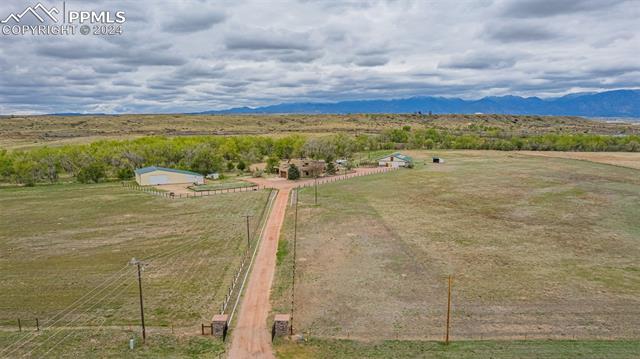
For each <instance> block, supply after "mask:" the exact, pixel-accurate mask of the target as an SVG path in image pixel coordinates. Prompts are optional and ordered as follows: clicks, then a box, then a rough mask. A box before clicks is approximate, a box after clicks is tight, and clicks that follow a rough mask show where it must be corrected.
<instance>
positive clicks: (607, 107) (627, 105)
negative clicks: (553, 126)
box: [198, 90, 640, 117]
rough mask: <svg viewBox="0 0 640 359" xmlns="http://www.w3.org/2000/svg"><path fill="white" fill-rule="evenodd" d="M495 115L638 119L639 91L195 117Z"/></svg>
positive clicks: (293, 106) (316, 106)
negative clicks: (350, 114)
mask: <svg viewBox="0 0 640 359" xmlns="http://www.w3.org/2000/svg"><path fill="white" fill-rule="evenodd" d="M416 112H421V113H423V114H427V113H429V112H432V113H434V114H445V113H463V114H473V113H495V114H512V115H556V116H586V117H640V90H614V91H605V92H598V93H592V92H589V93H573V94H569V95H566V96H562V97H554V98H546V99H541V98H539V97H520V96H490V97H483V98H481V99H479V100H463V99H460V98H446V97H431V96H425V97H422V96H421V97H410V98H403V99H393V100H357V101H340V102H332V103H326V102H325V103H310V102H308V103H283V104H278V105H272V106H264V107H256V108H251V107H238V108H231V109H228V110H219V111H216V110H213V111H204V112H198V114H236V113H237V114H242V113H247V114H250V113H253V114H268V113H299V114H344V113H416Z"/></svg>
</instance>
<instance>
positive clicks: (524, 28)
mask: <svg viewBox="0 0 640 359" xmlns="http://www.w3.org/2000/svg"><path fill="white" fill-rule="evenodd" d="M486 36H488V37H489V38H490V39H493V40H497V41H501V42H530V41H543V40H550V39H553V38H556V37H560V36H561V35H560V34H559V33H557V32H553V31H551V30H548V29H545V28H544V27H543V26H542V25H536V24H518V23H515V24H506V25H498V26H490V27H488V28H486Z"/></svg>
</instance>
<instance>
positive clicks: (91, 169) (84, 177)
mask: <svg viewBox="0 0 640 359" xmlns="http://www.w3.org/2000/svg"><path fill="white" fill-rule="evenodd" d="M105 177H106V172H105V168H104V165H103V164H102V163H100V162H93V163H91V164H90V165H87V166H85V167H83V168H82V169H80V171H79V172H78V175H77V180H78V182H80V183H92V182H93V183H98V182H100V180H102V179H104V178H105Z"/></svg>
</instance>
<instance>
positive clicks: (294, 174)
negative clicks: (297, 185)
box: [287, 164, 300, 180]
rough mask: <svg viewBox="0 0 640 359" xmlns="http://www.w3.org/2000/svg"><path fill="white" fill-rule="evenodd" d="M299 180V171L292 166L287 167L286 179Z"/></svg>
mask: <svg viewBox="0 0 640 359" xmlns="http://www.w3.org/2000/svg"><path fill="white" fill-rule="evenodd" d="M298 178H300V170H299V169H298V167H297V166H296V165H294V164H292V165H290V166H289V171H287V179H289V180H297V179H298Z"/></svg>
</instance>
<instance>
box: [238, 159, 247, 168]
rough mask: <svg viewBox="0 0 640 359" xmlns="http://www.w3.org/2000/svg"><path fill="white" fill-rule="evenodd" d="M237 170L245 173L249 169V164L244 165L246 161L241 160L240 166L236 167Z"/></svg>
mask: <svg viewBox="0 0 640 359" xmlns="http://www.w3.org/2000/svg"><path fill="white" fill-rule="evenodd" d="M236 168H237V169H238V170H239V171H244V170H245V169H247V164H246V163H244V161H243V160H240V162H238V165H237V166H236Z"/></svg>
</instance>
